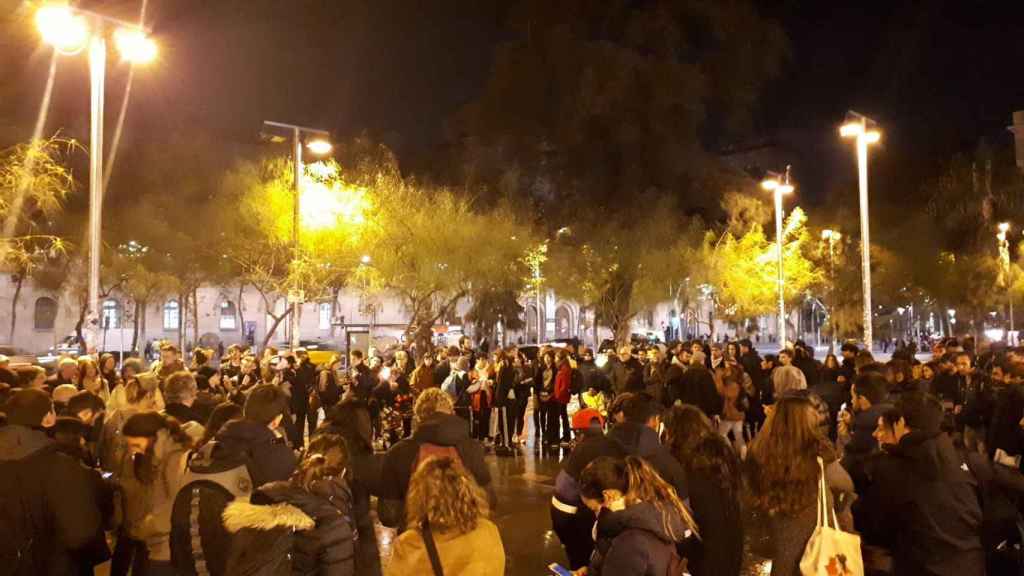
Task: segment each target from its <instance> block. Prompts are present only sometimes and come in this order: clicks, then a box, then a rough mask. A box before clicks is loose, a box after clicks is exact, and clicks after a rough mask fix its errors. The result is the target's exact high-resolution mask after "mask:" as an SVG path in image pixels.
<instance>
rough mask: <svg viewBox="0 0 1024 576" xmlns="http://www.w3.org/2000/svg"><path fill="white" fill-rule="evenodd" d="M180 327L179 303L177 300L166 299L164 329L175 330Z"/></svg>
mask: <svg viewBox="0 0 1024 576" xmlns="http://www.w3.org/2000/svg"><path fill="white" fill-rule="evenodd" d="M180 327H181V304H178V301H177V300H168V301H167V303H166V304H164V330H177V329H178V328H180Z"/></svg>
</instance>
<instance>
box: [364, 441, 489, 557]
mask: <svg viewBox="0 0 1024 576" xmlns="http://www.w3.org/2000/svg"><path fill="white" fill-rule="evenodd" d="M488 510H489V507H488V505H487V497H486V496H485V495H484V492H483V490H481V488H480V486H479V484H478V483H477V482H476V481H475V480H474V478H473V475H472V474H470V473H469V472H467V471H466V469H465V468H463V467H462V465H460V464H459V463H458V462H457V461H455V460H454V459H452V458H448V457H437V456H431V457H428V458H427V459H426V460H424V461H423V462H422V463H420V465H419V466H418V467H417V469H416V472H415V473H414V474H413V475H412V478H411V479H410V481H409V494H408V498H407V501H406V525H407V526H408V527H409V529H408V530H406V531H405V532H403V533H402V534H401V535H400V536H399V537H398V538H397V539H396V540H395V541H394V542H395V543H394V548H393V551H392V555H391V562H390V563H389V564H388V566H387V568H386V569H385V571H384V574H386V575H387V576H405V575H407V574H435V575H440V574H452V575H456V574H473V575H474V576H503V575H504V574H505V549H504V546H503V544H502V541H501V534H500V533H499V532H498V527H497V526H495V525H494V523H493V522H491V521H490V520H488V519H487V514H488Z"/></svg>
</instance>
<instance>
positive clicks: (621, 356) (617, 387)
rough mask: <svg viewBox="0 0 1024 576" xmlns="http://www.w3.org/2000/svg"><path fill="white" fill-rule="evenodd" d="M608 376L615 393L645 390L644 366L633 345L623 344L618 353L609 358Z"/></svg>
mask: <svg viewBox="0 0 1024 576" xmlns="http://www.w3.org/2000/svg"><path fill="white" fill-rule="evenodd" d="M608 378H609V379H610V380H611V384H612V393H613V394H616V395H618V394H622V393H623V392H643V391H644V367H643V365H642V364H640V361H639V360H637V358H636V356H634V355H633V347H632V346H629V345H626V346H622V347H621V348H619V353H618V355H617V356H616V357H615V358H610V359H609V362H608Z"/></svg>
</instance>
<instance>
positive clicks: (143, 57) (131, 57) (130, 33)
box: [114, 28, 157, 64]
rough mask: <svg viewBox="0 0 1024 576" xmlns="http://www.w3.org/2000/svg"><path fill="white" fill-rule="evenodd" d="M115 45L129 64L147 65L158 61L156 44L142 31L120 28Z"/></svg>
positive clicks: (115, 34)
mask: <svg viewBox="0 0 1024 576" xmlns="http://www.w3.org/2000/svg"><path fill="white" fill-rule="evenodd" d="M114 44H116V45H117V50H118V52H120V53H121V57H122V58H124V59H125V60H127V61H128V62H133V63H136V64H145V63H147V62H152V61H153V60H154V59H156V53H157V49H156V42H153V39H152V38H150V37H149V36H147V35H146V33H145V32H143V31H142V30H138V29H131V28H118V29H117V31H116V32H114Z"/></svg>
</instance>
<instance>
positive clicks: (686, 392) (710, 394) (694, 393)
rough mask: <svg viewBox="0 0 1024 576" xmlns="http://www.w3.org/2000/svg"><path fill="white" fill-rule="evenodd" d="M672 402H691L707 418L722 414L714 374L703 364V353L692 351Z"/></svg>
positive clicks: (720, 400)
mask: <svg viewBox="0 0 1024 576" xmlns="http://www.w3.org/2000/svg"><path fill="white" fill-rule="evenodd" d="M673 403H674V404H692V405H694V406H696V407H698V408H700V409H701V410H702V411H703V412H704V414H705V415H706V416H707V417H708V418H713V417H715V416H720V415H721V414H722V397H721V396H719V395H718V386H716V385H715V375H714V374H712V373H711V370H708V368H707V366H705V361H704V353H703V352H694V353H693V354H692V355H691V357H690V367H689V368H687V369H686V372H684V373H683V377H682V381H681V385H680V386H679V391H678V393H677V394H676V395H675V398H674V401H673Z"/></svg>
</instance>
